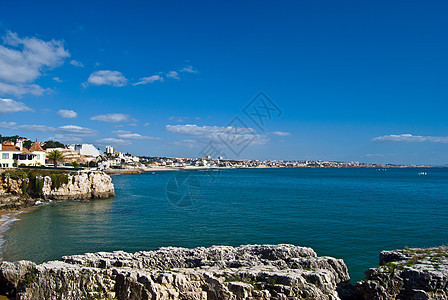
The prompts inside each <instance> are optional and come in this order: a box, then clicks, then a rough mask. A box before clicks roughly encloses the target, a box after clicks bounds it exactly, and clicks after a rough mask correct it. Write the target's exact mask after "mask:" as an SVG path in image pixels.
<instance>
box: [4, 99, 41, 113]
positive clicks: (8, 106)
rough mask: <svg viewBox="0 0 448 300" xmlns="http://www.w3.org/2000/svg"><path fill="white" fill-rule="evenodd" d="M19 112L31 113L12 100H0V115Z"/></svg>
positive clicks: (25, 107)
mask: <svg viewBox="0 0 448 300" xmlns="http://www.w3.org/2000/svg"><path fill="white" fill-rule="evenodd" d="M19 111H33V110H32V109H31V108H29V107H28V106H26V105H25V103H23V102H18V101H14V100H12V99H2V98H0V114H8V113H15V112H19Z"/></svg>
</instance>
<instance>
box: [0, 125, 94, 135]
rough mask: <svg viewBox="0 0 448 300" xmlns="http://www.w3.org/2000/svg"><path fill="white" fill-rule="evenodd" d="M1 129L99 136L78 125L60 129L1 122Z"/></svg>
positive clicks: (91, 130) (60, 127)
mask: <svg viewBox="0 0 448 300" xmlns="http://www.w3.org/2000/svg"><path fill="white" fill-rule="evenodd" d="M0 128H6V129H12V130H21V131H31V132H54V133H59V134H67V135H71V136H78V137H81V136H84V137H86V136H95V135H97V134H98V132H97V131H96V130H93V129H90V128H85V127H80V126H77V125H64V126H59V127H50V126H46V125H17V123H15V122H0Z"/></svg>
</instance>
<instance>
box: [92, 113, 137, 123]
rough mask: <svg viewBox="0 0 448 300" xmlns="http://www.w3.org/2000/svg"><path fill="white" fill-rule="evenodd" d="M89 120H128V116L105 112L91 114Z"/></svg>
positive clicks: (114, 121) (109, 121)
mask: <svg viewBox="0 0 448 300" xmlns="http://www.w3.org/2000/svg"><path fill="white" fill-rule="evenodd" d="M90 120H94V121H101V122H108V123H118V122H129V121H130V116H129V115H125V114H106V115H97V116H93V117H91V118H90Z"/></svg>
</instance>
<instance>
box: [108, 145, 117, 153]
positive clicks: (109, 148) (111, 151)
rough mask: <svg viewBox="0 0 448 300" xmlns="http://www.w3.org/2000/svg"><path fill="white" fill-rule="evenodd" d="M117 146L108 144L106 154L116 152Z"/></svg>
mask: <svg viewBox="0 0 448 300" xmlns="http://www.w3.org/2000/svg"><path fill="white" fill-rule="evenodd" d="M114 152H115V148H114V147H112V146H106V154H114Z"/></svg>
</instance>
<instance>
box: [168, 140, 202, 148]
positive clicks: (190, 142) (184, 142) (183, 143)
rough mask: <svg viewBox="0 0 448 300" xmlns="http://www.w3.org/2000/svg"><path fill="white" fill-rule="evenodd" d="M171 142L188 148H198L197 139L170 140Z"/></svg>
mask: <svg viewBox="0 0 448 300" xmlns="http://www.w3.org/2000/svg"><path fill="white" fill-rule="evenodd" d="M171 144H173V145H175V146H180V147H186V148H190V149H192V148H198V147H199V145H200V144H199V143H198V141H196V140H181V141H175V142H172V143H171ZM201 146H202V145H201Z"/></svg>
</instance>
